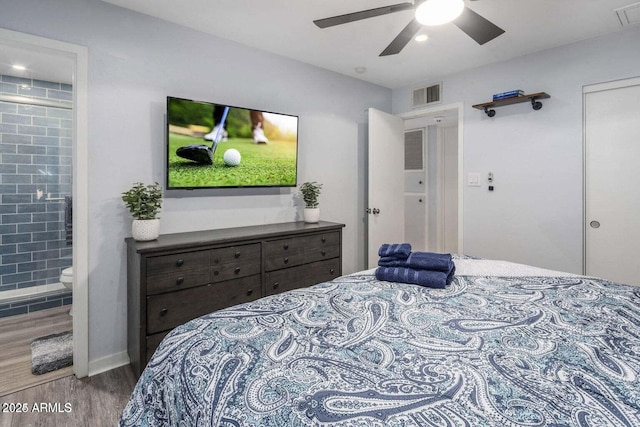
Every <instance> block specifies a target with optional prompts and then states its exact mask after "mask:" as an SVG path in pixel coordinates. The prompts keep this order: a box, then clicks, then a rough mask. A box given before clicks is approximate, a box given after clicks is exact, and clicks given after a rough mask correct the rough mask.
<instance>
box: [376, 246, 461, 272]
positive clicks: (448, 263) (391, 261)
mask: <svg viewBox="0 0 640 427" xmlns="http://www.w3.org/2000/svg"><path fill="white" fill-rule="evenodd" d="M378 265H379V266H380V267H405V268H414V269H418V270H433V271H444V272H445V273H449V271H451V269H452V268H453V267H454V264H453V260H452V259H451V254H438V253H434V252H419V251H416V252H411V254H410V255H409V257H408V258H406V259H397V258H393V257H386V256H385V257H380V259H379V260H378Z"/></svg>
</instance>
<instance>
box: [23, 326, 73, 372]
mask: <svg viewBox="0 0 640 427" xmlns="http://www.w3.org/2000/svg"><path fill="white" fill-rule="evenodd" d="M72 364H73V335H72V333H71V331H67V332H61V333H59V334H52V335H47V336H45V337H41V338H36V339H35V340H33V341H32V342H31V373H32V374H34V375H42V374H46V373H47V372H51V371H55V370H56V369H61V368H66V367H67V366H71V365H72Z"/></svg>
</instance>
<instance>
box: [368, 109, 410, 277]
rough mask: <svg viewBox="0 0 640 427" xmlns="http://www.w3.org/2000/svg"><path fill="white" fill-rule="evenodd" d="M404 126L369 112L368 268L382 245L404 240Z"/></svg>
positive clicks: (401, 122)
mask: <svg viewBox="0 0 640 427" xmlns="http://www.w3.org/2000/svg"><path fill="white" fill-rule="evenodd" d="M403 135H404V124H403V120H402V119H401V118H400V117H397V116H394V115H391V114H387V113H384V112H382V111H378V110H375V109H373V108H370V109H369V199H368V204H367V209H368V212H369V214H368V215H367V217H368V244H367V247H368V254H369V255H368V259H369V268H373V267H375V266H376V265H377V264H378V248H379V247H380V245H381V244H383V243H402V242H403V241H404V138H403Z"/></svg>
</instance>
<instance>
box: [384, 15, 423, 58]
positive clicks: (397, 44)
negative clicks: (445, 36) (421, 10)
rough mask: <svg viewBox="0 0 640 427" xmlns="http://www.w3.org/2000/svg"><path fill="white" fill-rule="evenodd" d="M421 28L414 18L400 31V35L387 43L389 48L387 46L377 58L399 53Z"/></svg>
mask: <svg viewBox="0 0 640 427" xmlns="http://www.w3.org/2000/svg"><path fill="white" fill-rule="evenodd" d="M421 28H422V24H421V23H419V22H418V21H416V19H415V18H414V19H412V20H411V22H409V24H408V25H407V26H406V27H404V29H403V30H402V31H400V34H398V35H397V36H396V38H395V39H393V41H392V42H391V43H389V46H387V47H386V48H385V49H384V50H383V51H382V53H381V54H380V55H379V56H389V55H395V54H397V53H400V51H401V50H402V49H403V48H404V47H405V46H406V45H407V44H408V43H409V42H410V41H411V39H413V36H415V35H416V34H417V33H418V31H420V29H421Z"/></svg>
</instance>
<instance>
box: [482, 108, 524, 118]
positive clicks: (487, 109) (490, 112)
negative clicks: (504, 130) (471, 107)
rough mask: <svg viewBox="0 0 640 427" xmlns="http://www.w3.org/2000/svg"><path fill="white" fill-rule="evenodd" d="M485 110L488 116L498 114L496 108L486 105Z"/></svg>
mask: <svg viewBox="0 0 640 427" xmlns="http://www.w3.org/2000/svg"><path fill="white" fill-rule="evenodd" d="M534 108H535V107H534ZM484 112H485V113H487V116H489V117H493V116H495V115H496V110H493V109H490V108H489V107H484Z"/></svg>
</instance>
